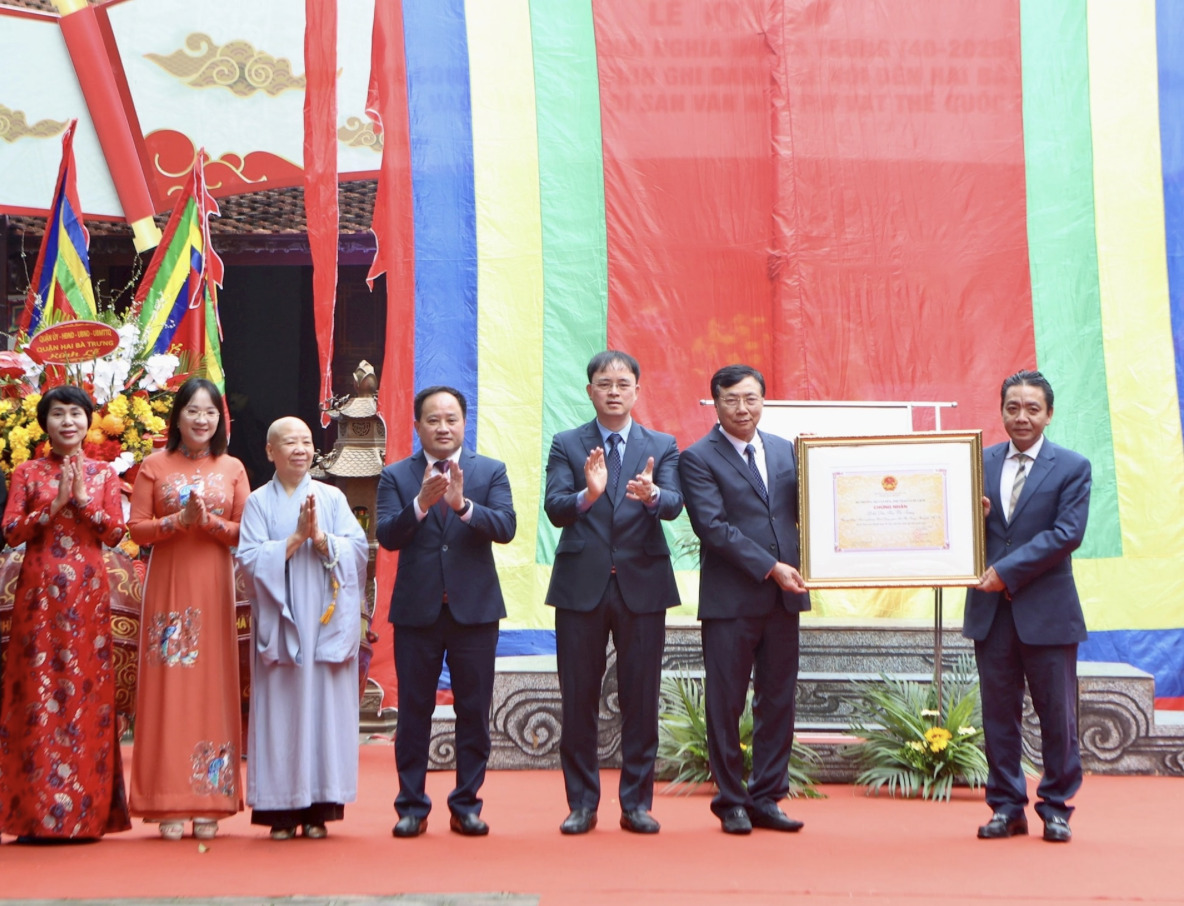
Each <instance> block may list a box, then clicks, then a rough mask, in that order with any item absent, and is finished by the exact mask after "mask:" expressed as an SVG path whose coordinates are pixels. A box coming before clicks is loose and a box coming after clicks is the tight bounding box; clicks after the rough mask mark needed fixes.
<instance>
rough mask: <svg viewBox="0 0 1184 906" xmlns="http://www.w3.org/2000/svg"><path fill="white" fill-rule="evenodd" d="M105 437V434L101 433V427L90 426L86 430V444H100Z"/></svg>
mask: <svg viewBox="0 0 1184 906" xmlns="http://www.w3.org/2000/svg"><path fill="white" fill-rule="evenodd" d="M106 439H107V435H106V434H104V433H103V429H102V428H91V429H90V430H89V431H87V432H86V442H87V443H88V444H101V443H102V442H103V441H105V440H106Z"/></svg>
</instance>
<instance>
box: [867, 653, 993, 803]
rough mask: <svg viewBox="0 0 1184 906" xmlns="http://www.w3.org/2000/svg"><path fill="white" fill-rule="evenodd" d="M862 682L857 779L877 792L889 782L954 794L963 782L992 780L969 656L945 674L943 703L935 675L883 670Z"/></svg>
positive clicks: (901, 789)
mask: <svg viewBox="0 0 1184 906" xmlns="http://www.w3.org/2000/svg"><path fill="white" fill-rule="evenodd" d="M862 686H863V688H862V690H861V692H860V695H859V697H858V698H857V699H856V700H855V701H854V703H853V708H854V717H853V721H852V728H851V730H852V732H853V733H856V734H858V735H860V736H862V737H863V740H864V741H863V742H862V743H860V744H859V745H857V746H854V747H853V748H852V750H851V752H850V757H853V758H855V759H856V761H857V762H858V763H859V766H860V767H861V768H862V770H861V772H860V774H859V775H858V776H857V777H856V778H855V782H856V783H857V784H859V785H860V786H866V787H867V788H868V792H870V793H876V794H878V793H879V792H880V790H882V789H887V791H888V795H889V796H896V795H900V796H905V797H912V796H920V797H921V798H922V799H942V800H947V801H948V800H949V798H950V793H951V792H952V791H953V788H954V786H955V785H956V784H963V785H966V786H969V787H971V788H977V787H979V786H982V785H983V784H985V783H986V781H987V756H986V752H985V751H984V750H983V729H982V710H981V705H980V701H979V692H978V681H977V676H976V674H975V669H974V663H973V660H972V659H971V658H970V657H969V656H967V655H963V656H962V657H960V658H959V659H958V662H957V664H956V666H955V667H954V670H953V671H952V672H951V673H947V674H946V675H945V677H944V679H943V688H942V700H941V702H940V703H939V702H938V700H937V685H936V683H933V684H922V683H916V682H911V681H907V680H900V679H895V678H893V677H889V676H883V675H882V676H881V677H880V682H878V683H864V684H862ZM939 705H940V706H939Z"/></svg>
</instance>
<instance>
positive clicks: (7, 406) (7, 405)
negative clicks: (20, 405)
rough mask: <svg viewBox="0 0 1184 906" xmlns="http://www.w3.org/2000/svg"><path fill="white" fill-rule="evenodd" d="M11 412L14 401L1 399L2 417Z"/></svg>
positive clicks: (0, 410)
mask: <svg viewBox="0 0 1184 906" xmlns="http://www.w3.org/2000/svg"><path fill="white" fill-rule="evenodd" d="M11 411H12V400H10V399H0V415H3V414H4V413H5V412H11Z"/></svg>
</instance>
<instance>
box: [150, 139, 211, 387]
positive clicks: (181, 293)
mask: <svg viewBox="0 0 1184 906" xmlns="http://www.w3.org/2000/svg"><path fill="white" fill-rule="evenodd" d="M204 161H205V149H204V148H203V149H202V150H201V151H199V152H198V154H197V160H196V162H195V163H194V165H193V172H192V174H191V175H190V177H189V183H188V185H186V187H185V191H184V192H183V193H182V194H181V196H180V197H179V198H178V200H177V206H176V207H175V208H173V213H172V215H171V216H170V217H169V222H168V225H167V226H166V227H165V230H164V237H163V239H162V240H161V242H160V245H158V246H157V247H156V251H155V252H154V253H153V255H152V261H151V262H149V264H148V270H147V272H146V273H145V274H144V279H143V280H141V281H140V288H139V289H138V290H137V291H136V299H135V304H136V305H137V306H138V307H139V311H140V316H139V324H140V338H141V341H142V342H143V343H144V346H145V348H146V349H149V350H150V351H151V352H152V353H153V354H160V353H165V352H168V351H169V349H170V348H172V347H173V346H178V347H180V350H181V351H182V352H183V353H187V354H188V355H189V357H190V358H191V360H192V363H193V368H192V369H191V370H193V371H195V372H201V373H204V375H205V376H206V377H207V378H209V379H210V380H211V381H213V382H214V383H215V384H217V385H218V389H219V390H222V391H225V389H226V376H225V374H224V373H223V371H222V343H221V336H222V327H221V324H220V323H219V321H218V287H220V286H221V285H222V259H221V258H219V257H218V254H217V253H216V252H215V251H214V249H213V246H211V245H210V224H209V218H210V217H211V216H213V217H217V216H218V203H217V202H216V201H214V198H213V196H211V195H210V194H209V192H207V191H206V180H205V166H204Z"/></svg>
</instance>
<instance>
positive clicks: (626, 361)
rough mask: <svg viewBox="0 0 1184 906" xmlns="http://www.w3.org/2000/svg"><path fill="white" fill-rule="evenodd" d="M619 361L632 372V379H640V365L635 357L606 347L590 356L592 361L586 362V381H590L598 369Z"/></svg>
mask: <svg viewBox="0 0 1184 906" xmlns="http://www.w3.org/2000/svg"><path fill="white" fill-rule="evenodd" d="M615 363H620V364H622V365H624V366H625V367H626V368H628V369H629V370H630V371H632V372H633V380H635V381H638V382H639V383H640V381H641V365H639V364H638V363H637V359H635V358H633V356H631V355H629V353H627V352H621V351H620V350H619V349H606V350H605V351H604V352H598V353H596V355H594V356H592V361H590V362H589V363H588V383H589V384H591V383H592V375H594V374H596V372H598V371H604V369H606V368H608V366H609V365H612V364H615Z"/></svg>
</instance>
